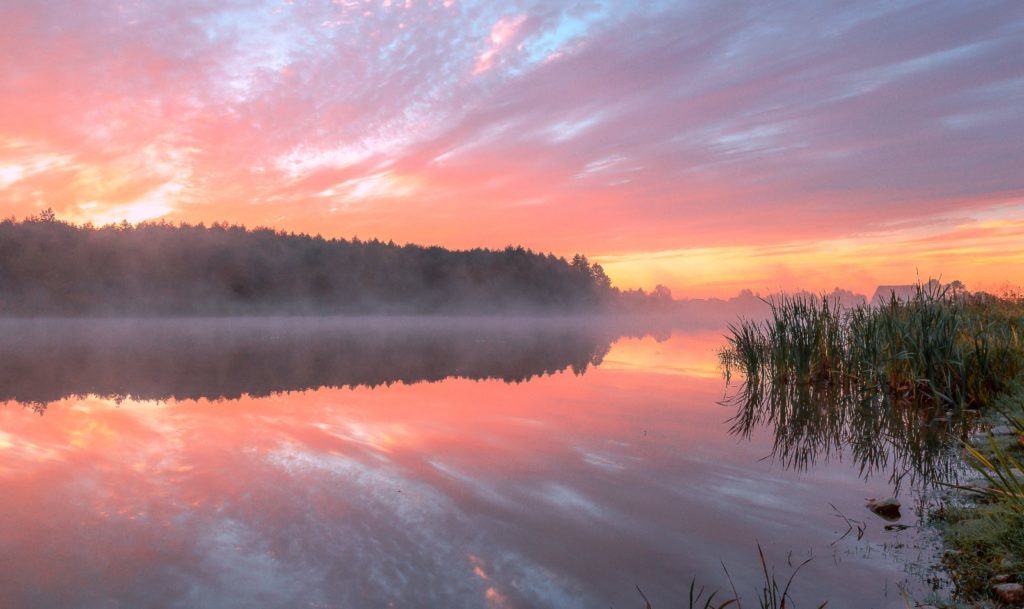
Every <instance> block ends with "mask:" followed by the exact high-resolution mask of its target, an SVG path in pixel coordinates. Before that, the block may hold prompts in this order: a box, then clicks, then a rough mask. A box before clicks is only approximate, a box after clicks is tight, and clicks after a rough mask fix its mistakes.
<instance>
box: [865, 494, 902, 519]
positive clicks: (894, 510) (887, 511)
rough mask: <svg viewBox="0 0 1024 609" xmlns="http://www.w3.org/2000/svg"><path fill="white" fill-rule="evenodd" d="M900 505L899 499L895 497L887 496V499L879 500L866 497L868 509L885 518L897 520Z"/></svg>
mask: <svg viewBox="0 0 1024 609" xmlns="http://www.w3.org/2000/svg"><path fill="white" fill-rule="evenodd" d="M900 505H901V504H900V502H899V500H898V499H896V498H895V497H889V498H888V499H882V500H881V501H878V500H875V499H868V502H867V508H868V509H869V510H871V511H872V512H874V513H876V514H878V515H879V516H881V517H882V518H885V519H886V520H899V518H900Z"/></svg>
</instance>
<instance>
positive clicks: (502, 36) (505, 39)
mask: <svg viewBox="0 0 1024 609" xmlns="http://www.w3.org/2000/svg"><path fill="white" fill-rule="evenodd" d="M525 22H526V15H506V16H504V17H502V18H501V19H498V21H497V22H495V24H494V26H493V27H491V34H490V36H488V38H487V48H486V49H484V51H483V52H482V53H480V55H479V56H477V58H476V65H475V66H474V67H473V74H474V75H476V74H482V73H484V72H486V71H487V70H490V69H491V68H492V67H494V61H495V59H497V57H498V54H499V53H500V52H501V51H502V50H504V49H505V48H506V47H507V46H509V45H510V44H512V42H514V41H515V39H516V35H517V34H518V32H519V29H520V27H521V26H522V25H523V23H525Z"/></svg>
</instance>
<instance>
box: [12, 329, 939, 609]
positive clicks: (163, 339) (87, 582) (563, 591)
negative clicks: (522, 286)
mask: <svg viewBox="0 0 1024 609" xmlns="http://www.w3.org/2000/svg"><path fill="white" fill-rule="evenodd" d="M0 330H2V336H3V339H2V340H0V358H2V360H0V361H2V362H3V365H2V366H0V399H3V400H5V401H7V403H6V404H5V405H4V406H3V407H2V408H0V492H3V496H4V497H5V501H4V502H3V503H2V504H0V524H2V526H0V556H3V557H6V558H7V560H5V564H4V568H3V569H0V606H2V607H12V608H16V609H17V608H23V607H32V608H35V607H58V606H59V607H108V606H126V607H224V608H228V607H253V606H258V607H281V608H285V607H288V608H290V607H300V606H301V607H354V608H362V607H366V608H371V607H381V606H396V607H467V608H469V607H605V606H613V607H630V606H641V605H640V599H639V597H638V595H637V594H636V590H635V587H634V586H635V585H640V586H641V587H642V588H643V590H644V592H645V593H646V594H647V595H648V596H649V597H651V599H652V601H654V602H655V603H656V606H677V605H679V603H680V602H683V601H684V598H685V594H686V590H687V589H688V586H689V582H690V578H691V577H696V578H697V579H698V581H699V582H700V583H701V584H704V585H708V586H712V587H721V588H725V587H726V586H727V585H728V583H727V581H726V580H725V578H724V575H723V573H722V570H721V567H720V562H719V561H724V562H725V563H726V564H727V565H728V567H729V570H730V573H732V575H733V578H734V579H735V580H736V582H737V586H738V587H739V588H740V592H741V594H743V593H746V594H748V595H749V594H751V593H752V591H753V586H754V585H756V582H757V581H758V572H757V569H758V565H757V564H756V545H755V544H756V543H757V542H760V543H761V544H762V545H764V546H765V548H766V551H767V552H768V555H769V557H770V559H771V560H773V562H774V563H775V564H776V565H777V566H778V567H779V568H780V569H781V570H782V571H783V572H786V573H788V568H787V567H786V564H787V562H789V561H791V562H793V563H794V564H795V563H796V562H798V561H799V560H803V559H804V558H806V557H809V556H813V557H814V560H813V561H812V562H811V563H810V564H809V565H808V566H807V567H806V568H805V570H804V571H803V572H802V573H801V575H800V576H799V578H798V580H797V583H796V584H795V596H796V599H797V601H798V603H799V604H798V606H803V605H809V604H810V603H812V602H814V603H815V606H816V604H817V603H818V602H820V601H822V600H826V599H827V600H830V601H831V602H830V606H835V607H854V606H856V607H878V608H885V609H888V608H891V607H902V606H903V605H902V603H903V600H902V598H901V597H900V593H899V590H898V586H900V585H906V586H908V587H909V589H910V590H912V591H915V592H922V591H923V589H924V588H925V587H926V586H927V584H925V583H924V582H923V581H922V580H921V579H920V578H918V577H915V576H914V575H913V572H914V571H915V570H916V569H919V568H920V564H922V563H923V562H924V561H923V559H924V558H925V557H927V555H928V552H929V549H928V548H929V546H928V545H927V543H924V542H923V541H922V540H920V539H919V538H918V536H917V534H916V533H915V531H914V530H907V531H886V530H884V529H883V528H882V527H883V524H884V523H882V522H881V521H872V520H870V519H871V518H873V516H871V515H870V514H867V513H865V511H864V508H863V499H864V497H866V496H885V495H887V494H888V493H890V492H891V487H890V486H889V482H888V480H887V477H886V476H885V475H881V476H869V477H868V478H867V479H865V478H864V477H863V476H862V472H861V471H860V470H859V468H858V467H857V466H856V464H855V463H854V462H847V461H844V459H843V458H842V448H841V447H838V448H837V449H836V450H835V451H832V453H831V457H832V458H831V459H830V460H829V461H828V462H827V463H818V464H815V463H808V462H804V463H802V464H801V467H799V468H795V469H793V468H790V467H788V464H787V463H785V462H782V461H773V460H771V459H767V460H764V459H763V457H765V456H766V455H770V454H771V453H772V451H773V447H774V446H775V440H774V439H773V433H771V430H770V429H764V428H763V427H760V426H758V425H751V426H750V429H746V430H744V431H745V433H746V437H745V438H739V437H737V436H735V435H733V434H732V433H730V427H731V424H730V423H729V421H728V420H729V419H730V418H731V417H732V416H733V415H735V414H736V413H737V411H736V408H735V407H734V406H723V405H721V404H720V403H719V402H720V401H721V399H722V397H723V391H724V386H723V381H722V378H721V372H720V370H719V368H718V364H717V359H716V352H717V350H718V348H719V347H720V346H721V340H722V330H723V328H722V326H721V324H719V323H711V322H708V321H707V320H702V321H693V320H689V321H688V320H683V319H676V320H673V321H671V322H669V321H666V320H664V319H662V320H660V321H655V320H651V319H643V318H640V317H614V318H613V317H544V318H441V317H433V318H422V317H408V318H374V317H351V318H316V319H309V318H298V317H292V318H209V319H188V320H181V319H162V320H32V321H26V320H21V321H18V320H5V321H2V322H0ZM905 499H906V500H908V501H909V500H910V496H909V495H906V496H905ZM830 504H834V505H835V506H836V507H837V508H838V509H840V510H841V511H842V512H844V513H846V514H849V515H850V516H851V517H858V518H861V519H864V520H867V521H868V529H867V532H866V535H865V537H864V538H863V539H860V540H858V539H855V538H853V537H847V538H843V539H840V540H839V541H836V540H837V539H838V538H839V537H840V536H841V534H842V529H844V528H845V525H843V524H842V522H841V521H840V520H839V519H838V518H837V517H836V515H835V513H834V512H833V511H832V509H831V507H830ZM908 507H909V506H908ZM909 511H910V510H908V512H909ZM907 520H908V522H910V523H913V521H914V517H913V516H909V517H908V518H907ZM751 600H752V599H751Z"/></svg>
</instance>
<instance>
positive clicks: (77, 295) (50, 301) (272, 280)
mask: <svg viewBox="0 0 1024 609" xmlns="http://www.w3.org/2000/svg"><path fill="white" fill-rule="evenodd" d="M627 296H629V297H631V298H632V299H633V300H639V301H643V300H644V295H643V294H642V293H640V294H638V293H635V292H634V293H630V294H629V295H627V294H623V293H621V292H619V291H618V290H616V289H615V288H613V287H612V286H611V282H610V281H609V279H608V277H607V275H605V273H604V270H603V269H602V268H601V266H600V265H597V264H590V263H589V261H587V259H586V258H585V257H583V256H576V257H575V258H574V259H573V260H571V261H569V260H566V259H564V258H559V257H556V256H553V255H550V254H538V253H535V252H532V251H530V250H527V249H524V248H522V247H508V248H505V249H503V250H489V249H473V250H466V251H452V250H447V249H444V248H441V247H424V246H419V245H396V244H394V243H384V242H381V241H377V240H373V241H360V240H358V239H352V240H345V239H326V238H323V237H320V236H310V235H304V234H292V233H283V232H279V231H275V230H272V229H267V228H256V229H253V230H250V229H246V228H244V227H241V226H231V225H227V224H214V225H212V226H204V225H202V224H198V225H190V224H180V225H174V224H169V223H165V222H154V223H143V224H140V225H136V226H133V225H129V224H127V223H122V224H119V225H108V226H103V227H93V226H91V225H84V226H79V225H74V224H69V223H66V222H62V221H60V220H57V219H55V218H54V216H53V213H52V212H50V211H47V212H44V213H42V214H40V215H39V216H35V217H32V218H28V219H26V220H24V221H15V220H5V221H3V222H0V314H7V315H114V314H143V315H201V314H224V313H267V312H278V311H292V312H297V313H364V312H383V313H399V314H401V313H432V312H469V311H473V312H501V311H561V312H579V311H593V310H598V309H602V308H606V307H609V306H615V305H616V304H617V303H620V302H622V301H623V300H624V299H625V298H626V297H627Z"/></svg>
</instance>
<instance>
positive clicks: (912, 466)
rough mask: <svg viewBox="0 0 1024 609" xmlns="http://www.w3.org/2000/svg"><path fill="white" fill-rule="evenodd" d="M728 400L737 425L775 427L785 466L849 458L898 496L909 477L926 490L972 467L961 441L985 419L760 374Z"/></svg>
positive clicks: (745, 431)
mask: <svg viewBox="0 0 1024 609" xmlns="http://www.w3.org/2000/svg"><path fill="white" fill-rule="evenodd" d="M724 403H725V404H726V405H728V406H731V407H732V408H734V409H735V415H734V416H733V418H732V419H731V423H732V427H731V429H730V431H731V432H732V433H733V434H736V435H738V436H740V437H743V438H749V437H750V435H751V433H752V432H753V431H755V430H757V429H759V428H767V429H768V430H769V431H770V435H771V437H772V446H771V453H770V457H771V458H772V459H773V460H775V461H777V462H778V463H780V464H782V465H783V466H784V467H789V468H794V469H796V470H806V469H808V468H809V467H812V466H814V465H815V464H816V463H818V462H827V461H829V460H830V459H840V460H841V459H843V458H846V457H848V458H850V459H852V461H853V463H854V465H855V466H856V467H857V468H858V471H859V472H860V474H861V475H862V476H864V477H870V476H874V475H887V476H888V480H889V482H890V483H891V484H892V485H893V492H894V493H895V494H898V493H899V491H900V489H901V487H902V486H903V485H904V484H905V483H909V484H910V485H911V486H915V487H919V488H920V487H926V486H929V485H932V484H935V483H939V482H945V481H951V480H955V479H957V477H958V476H959V475H960V474H962V473H963V472H964V471H965V470H964V465H963V459H962V458H961V457H960V449H961V447H962V445H961V443H960V441H961V440H963V439H966V438H967V437H968V436H969V435H970V433H971V432H972V430H973V428H974V424H975V422H976V420H977V417H976V416H975V415H976V413H974V412H973V411H965V410H959V411H954V410H947V409H946V408H944V407H941V406H936V405H934V404H922V403H919V402H914V401H910V400H899V399H891V398H890V397H888V396H887V395H886V394H885V393H884V392H880V391H878V390H877V389H869V388H858V387H855V386H837V385H831V384H827V383H801V382H791V383H770V382H761V381H760V380H759V379H755V380H753V381H747V382H744V383H743V384H742V385H741V387H740V388H739V390H738V391H736V393H735V394H732V395H730V396H729V397H728V398H727V399H726V400H725V401H724Z"/></svg>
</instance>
